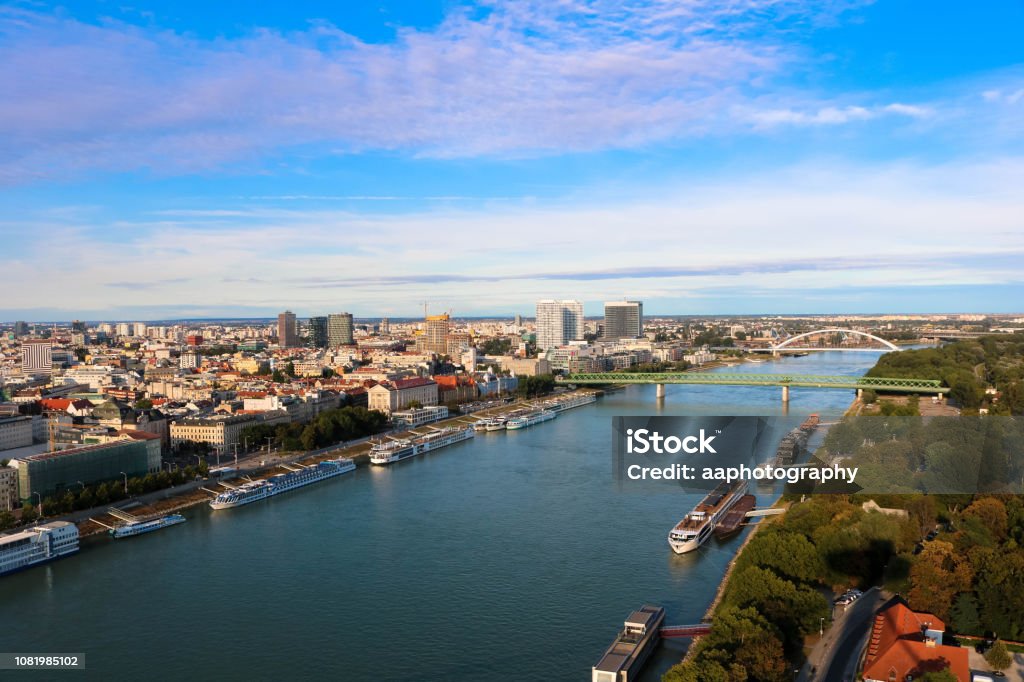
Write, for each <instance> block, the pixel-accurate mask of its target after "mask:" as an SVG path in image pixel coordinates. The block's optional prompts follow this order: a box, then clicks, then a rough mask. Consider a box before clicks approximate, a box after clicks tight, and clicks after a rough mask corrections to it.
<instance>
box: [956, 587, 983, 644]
mask: <svg viewBox="0 0 1024 682" xmlns="http://www.w3.org/2000/svg"><path fill="white" fill-rule="evenodd" d="M950 615H951V616H952V617H953V627H954V628H955V629H956V631H957V632H958V633H960V634H963V635H978V634H981V632H982V627H981V615H980V614H979V613H978V600H977V599H975V597H974V593H972V592H961V593H960V594H958V595H957V596H956V601H955V602H953V608H952V609H951V610H950Z"/></svg>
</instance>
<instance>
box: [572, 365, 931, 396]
mask: <svg viewBox="0 0 1024 682" xmlns="http://www.w3.org/2000/svg"><path fill="white" fill-rule="evenodd" d="M558 382H559V383H563V384H578V385H582V384H655V385H657V387H658V398H664V397H665V384H693V385H698V386H781V387H782V400H783V402H789V389H790V388H793V387H797V388H845V389H853V390H856V391H857V395H858V396H859V395H860V394H861V392H862V391H863V390H864V389H865V388H870V389H873V390H877V391H891V392H898V393H922V394H925V393H934V394H935V395H938V396H941V395H943V394H945V393H949V388H947V387H945V386H943V385H942V382H941V381H938V380H937V379H894V378H886V377H858V376H831V375H819V374H731V373H722V374H719V373H712V372H605V373H600V374H569V375H567V376H564V377H559V378H558Z"/></svg>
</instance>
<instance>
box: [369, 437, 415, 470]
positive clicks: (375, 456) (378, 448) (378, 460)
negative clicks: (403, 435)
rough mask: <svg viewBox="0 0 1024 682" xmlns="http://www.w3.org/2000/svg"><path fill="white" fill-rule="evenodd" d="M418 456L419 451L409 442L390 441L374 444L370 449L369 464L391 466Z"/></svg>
mask: <svg viewBox="0 0 1024 682" xmlns="http://www.w3.org/2000/svg"><path fill="white" fill-rule="evenodd" d="M418 454H420V449H419V447H417V445H416V444H415V443H413V442H412V441H411V440H405V439H402V440H392V441H388V442H386V443H375V444H374V445H373V447H371V448H370V464H393V463H394V462H400V461H402V460H403V459H409V458H411V457H415V456H416V455H418Z"/></svg>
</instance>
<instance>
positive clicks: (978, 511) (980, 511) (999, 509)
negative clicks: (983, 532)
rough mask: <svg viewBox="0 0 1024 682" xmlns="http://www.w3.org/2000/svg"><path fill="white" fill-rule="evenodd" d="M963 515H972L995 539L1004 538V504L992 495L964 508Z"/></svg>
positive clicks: (1005, 520) (1005, 521) (1005, 517)
mask: <svg viewBox="0 0 1024 682" xmlns="http://www.w3.org/2000/svg"><path fill="white" fill-rule="evenodd" d="M964 516H967V517H974V518H977V519H978V520H979V521H981V523H982V524H984V526H985V527H986V528H988V530H989V531H991V533H992V537H993V538H995V539H996V540H997V541H1002V540H1005V539H1006V524H1007V516H1006V505H1004V504H1003V503H1002V502H1000V501H999V500H997V499H996V498H994V497H983V498H981V499H978V500H975V501H974V502H972V503H971V506H969V507H967V509H965V510H964Z"/></svg>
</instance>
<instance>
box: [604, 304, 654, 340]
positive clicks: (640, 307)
mask: <svg viewBox="0 0 1024 682" xmlns="http://www.w3.org/2000/svg"><path fill="white" fill-rule="evenodd" d="M643 335H644V304H643V302H642V301H609V302H607V303H605V304H604V333H603V334H602V336H603V337H604V338H605V339H638V338H640V337H641V336H643Z"/></svg>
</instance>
